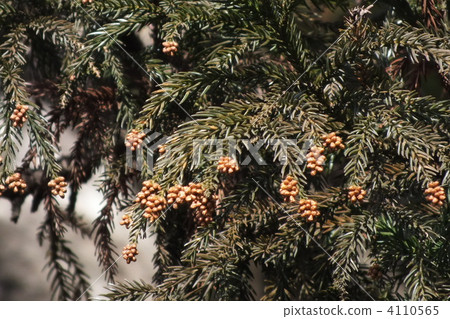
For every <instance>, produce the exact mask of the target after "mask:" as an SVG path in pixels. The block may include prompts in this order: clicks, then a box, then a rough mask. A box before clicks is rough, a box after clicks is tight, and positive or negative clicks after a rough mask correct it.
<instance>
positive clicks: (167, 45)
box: [162, 41, 178, 56]
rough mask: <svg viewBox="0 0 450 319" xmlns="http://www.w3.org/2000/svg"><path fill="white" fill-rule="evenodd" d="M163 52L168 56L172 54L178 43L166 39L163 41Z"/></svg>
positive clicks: (176, 49)
mask: <svg viewBox="0 0 450 319" xmlns="http://www.w3.org/2000/svg"><path fill="white" fill-rule="evenodd" d="M162 45H163V50H162V51H163V53H165V54H168V55H170V56H174V55H175V53H176V52H177V51H178V43H176V42H174V41H166V42H163V44H162Z"/></svg>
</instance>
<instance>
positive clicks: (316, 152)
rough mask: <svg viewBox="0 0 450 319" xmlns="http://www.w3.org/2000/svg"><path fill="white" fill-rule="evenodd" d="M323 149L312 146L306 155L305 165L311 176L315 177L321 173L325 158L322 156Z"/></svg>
mask: <svg viewBox="0 0 450 319" xmlns="http://www.w3.org/2000/svg"><path fill="white" fill-rule="evenodd" d="M324 150H325V149H324V148H323V147H318V146H313V147H311V151H310V152H309V153H308V154H306V162H307V163H308V164H307V165H306V167H307V168H309V169H310V170H311V175H312V176H315V175H316V174H317V173H318V172H319V173H321V172H323V164H324V163H325V160H326V157H325V155H323V152H324Z"/></svg>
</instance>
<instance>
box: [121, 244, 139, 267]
mask: <svg viewBox="0 0 450 319" xmlns="http://www.w3.org/2000/svg"><path fill="white" fill-rule="evenodd" d="M137 255H139V251H138V250H137V248H136V244H131V245H126V246H125V247H124V248H123V250H122V257H123V259H125V260H126V261H127V264H129V263H130V262H132V261H136V256H137Z"/></svg>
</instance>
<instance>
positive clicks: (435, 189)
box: [425, 182, 446, 206]
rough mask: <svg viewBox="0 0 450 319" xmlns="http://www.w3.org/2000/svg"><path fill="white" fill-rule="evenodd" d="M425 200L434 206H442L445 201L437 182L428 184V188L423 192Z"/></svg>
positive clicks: (443, 193) (442, 191)
mask: <svg viewBox="0 0 450 319" xmlns="http://www.w3.org/2000/svg"><path fill="white" fill-rule="evenodd" d="M425 195H427V197H426V198H427V200H428V201H429V202H431V203H432V204H433V205H436V206H443V205H444V201H445V199H446V196H445V191H444V188H443V187H442V186H440V185H439V182H431V183H429V184H428V188H427V189H426V190H425Z"/></svg>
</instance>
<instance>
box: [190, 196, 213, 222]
mask: <svg viewBox="0 0 450 319" xmlns="http://www.w3.org/2000/svg"><path fill="white" fill-rule="evenodd" d="M216 200H217V196H216V195H213V196H212V197H211V198H206V197H202V200H201V204H200V206H198V207H197V208H196V209H195V210H194V221H195V222H196V223H197V225H198V226H206V225H208V224H209V223H211V222H212V221H213V220H214V212H215V211H216Z"/></svg>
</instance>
